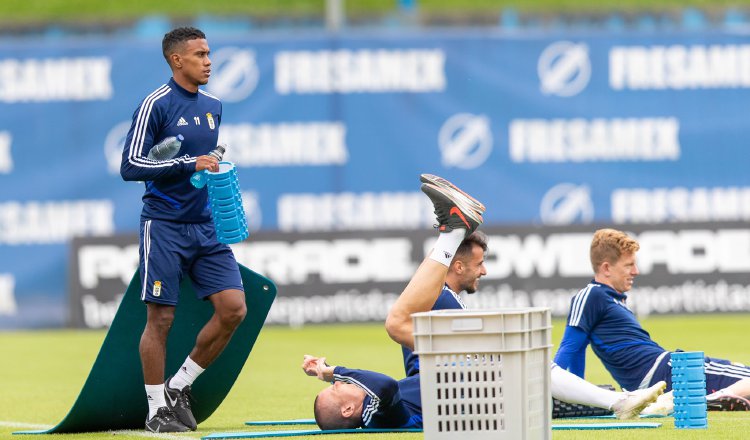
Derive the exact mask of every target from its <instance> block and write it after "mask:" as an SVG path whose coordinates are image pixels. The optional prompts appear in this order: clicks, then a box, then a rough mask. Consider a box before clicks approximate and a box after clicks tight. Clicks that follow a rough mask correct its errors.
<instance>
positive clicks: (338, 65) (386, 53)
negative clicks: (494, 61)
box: [274, 49, 446, 95]
mask: <svg viewBox="0 0 750 440" xmlns="http://www.w3.org/2000/svg"><path fill="white" fill-rule="evenodd" d="M274 71H275V72H276V77H275V86H276V92H278V93H279V94H282V95H288V94H291V93H368V92H369V93H391V92H442V91H444V90H445V84H446V79H445V52H443V51H442V50H441V49H426V50H420V49H408V50H385V49H379V50H366V49H363V50H347V49H343V50H337V51H328V50H322V51H295V52H290V51H281V52H279V53H277V54H276V58H275V66H274Z"/></svg>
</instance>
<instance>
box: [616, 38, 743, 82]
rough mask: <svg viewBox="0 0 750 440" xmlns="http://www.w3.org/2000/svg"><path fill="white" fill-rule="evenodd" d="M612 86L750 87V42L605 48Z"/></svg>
mask: <svg viewBox="0 0 750 440" xmlns="http://www.w3.org/2000/svg"><path fill="white" fill-rule="evenodd" d="M609 85H610V87H612V88H613V89H614V90H666V89H676V90H681V89H716V88H746V87H750V45H746V44H745V45H723V46H721V45H712V46H701V45H695V46H683V45H673V46H615V47H613V48H612V49H611V50H610V52H609Z"/></svg>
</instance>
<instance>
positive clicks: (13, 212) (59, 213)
mask: <svg viewBox="0 0 750 440" xmlns="http://www.w3.org/2000/svg"><path fill="white" fill-rule="evenodd" d="M114 230H115V223H114V206H113V204H112V201H111V200H75V201H50V202H38V201H29V202H23V203H22V202H5V203H0V244H6V245H24V244H52V243H64V242H65V241H67V240H69V239H71V238H73V237H76V236H89V235H92V236H100V235H110V234H112V233H113V232H114Z"/></svg>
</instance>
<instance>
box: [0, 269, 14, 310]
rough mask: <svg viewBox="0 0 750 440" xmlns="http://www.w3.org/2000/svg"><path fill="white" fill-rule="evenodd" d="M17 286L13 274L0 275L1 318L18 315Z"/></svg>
mask: <svg viewBox="0 0 750 440" xmlns="http://www.w3.org/2000/svg"><path fill="white" fill-rule="evenodd" d="M15 286H16V279H15V278H14V277H13V275H12V274H9V273H3V274H0V316H2V315H5V316H14V315H16V314H17V313H18V306H17V305H16V297H15V293H14V290H15Z"/></svg>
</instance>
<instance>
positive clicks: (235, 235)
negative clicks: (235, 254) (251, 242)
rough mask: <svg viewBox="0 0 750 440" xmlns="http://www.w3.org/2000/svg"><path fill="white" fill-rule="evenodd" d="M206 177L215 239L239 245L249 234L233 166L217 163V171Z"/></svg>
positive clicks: (209, 173) (227, 163) (208, 173)
mask: <svg viewBox="0 0 750 440" xmlns="http://www.w3.org/2000/svg"><path fill="white" fill-rule="evenodd" d="M206 177H207V181H206V184H207V186H208V199H209V202H210V205H211V214H212V217H213V220H214V225H215V226H216V239H217V240H218V241H219V242H220V243H225V244H232V243H239V242H240V241H242V240H244V239H246V238H247V237H248V236H249V235H250V232H249V230H248V228H247V217H246V216H245V210H244V209H243V207H242V195H241V193H240V185H239V181H238V180H237V172H236V170H235V167H234V164H233V163H231V162H219V171H218V172H215V173H214V172H207V173H206Z"/></svg>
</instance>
